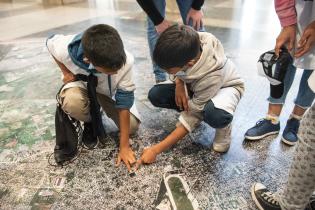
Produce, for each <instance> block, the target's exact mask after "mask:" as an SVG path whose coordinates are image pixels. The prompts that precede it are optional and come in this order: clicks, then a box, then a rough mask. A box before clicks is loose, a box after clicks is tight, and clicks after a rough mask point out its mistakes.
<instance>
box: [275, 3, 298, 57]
mask: <svg viewBox="0 0 315 210" xmlns="http://www.w3.org/2000/svg"><path fill="white" fill-rule="evenodd" d="M275 10H276V13H277V15H278V18H279V20H280V24H281V26H282V30H281V32H280V34H279V36H278V37H277V39H276V46H275V52H276V55H277V56H279V53H280V49H281V47H283V46H284V45H287V48H288V50H289V51H291V50H292V49H293V48H294V43H295V37H296V22H297V17H296V11H295V0H275Z"/></svg>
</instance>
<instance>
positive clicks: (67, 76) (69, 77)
mask: <svg viewBox="0 0 315 210" xmlns="http://www.w3.org/2000/svg"><path fill="white" fill-rule="evenodd" d="M52 57H53V59H54V60H55V62H56V63H57V65H58V66H59V68H60V70H61V72H62V74H63V79H62V81H63V83H65V84H66V83H69V82H73V81H74V80H75V76H74V74H73V73H72V72H71V71H70V70H69V69H68V68H67V67H66V66H65V65H64V64H63V63H61V62H60V61H58V60H57V59H56V58H55V57H54V56H52Z"/></svg>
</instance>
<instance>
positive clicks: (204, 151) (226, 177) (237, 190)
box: [0, 1, 300, 210]
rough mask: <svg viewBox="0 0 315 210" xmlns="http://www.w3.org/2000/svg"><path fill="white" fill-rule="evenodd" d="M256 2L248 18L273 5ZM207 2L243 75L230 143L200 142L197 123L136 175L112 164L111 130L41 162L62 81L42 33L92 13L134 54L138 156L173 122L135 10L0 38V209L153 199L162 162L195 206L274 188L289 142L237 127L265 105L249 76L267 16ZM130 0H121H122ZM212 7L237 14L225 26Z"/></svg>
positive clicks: (48, 148) (233, 204)
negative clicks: (247, 137) (64, 162)
mask: <svg viewBox="0 0 315 210" xmlns="http://www.w3.org/2000/svg"><path fill="white" fill-rule="evenodd" d="M255 2H256V3H257V5H255V6H256V7H255V11H256V12H257V19H254V20H253V21H254V23H256V24H257V23H260V22H262V19H261V17H262V16H263V14H265V15H266V10H267V9H270V8H272V6H270V5H268V6H267V5H266V6H265V7H260V6H262V5H259V3H258V1H255ZM268 2H269V3H270V4H271V3H272V1H268ZM212 3H213V4H210V3H207V10H206V11H209V17H208V18H209V20H210V22H209V24H208V25H206V30H207V31H209V32H212V33H213V34H214V35H216V36H217V37H218V38H219V39H220V40H221V41H222V43H223V45H224V47H225V49H226V52H227V55H228V56H229V57H230V58H231V59H232V60H233V61H234V62H235V63H236V65H237V66H238V68H239V70H240V72H241V74H242V75H243V77H244V79H245V81H246V93H245V95H244V98H243V99H242V101H241V102H240V105H239V107H238V110H237V112H236V114H235V119H234V122H233V132H232V136H233V142H232V145H231V149H230V150H229V152H228V153H226V154H223V155H220V154H218V153H215V152H213V151H211V150H210V149H209V148H208V147H210V146H211V143H212V137H213V135H214V131H213V129H211V128H210V127H208V126H207V125H206V124H202V125H201V126H200V127H199V128H198V129H197V130H196V131H194V132H193V133H192V134H191V135H189V136H187V137H186V138H185V139H183V140H182V141H181V142H180V143H179V144H178V145H176V146H175V147H173V148H172V149H170V150H169V151H167V152H166V153H164V154H162V155H160V156H159V157H158V161H157V162H156V163H155V164H152V165H149V166H144V167H142V168H141V169H140V170H139V171H137V172H136V176H134V177H130V176H129V174H128V173H127V170H126V168H125V167H120V168H115V166H114V158H115V157H116V155H117V144H116V142H117V133H113V134H111V136H112V141H109V142H108V144H107V145H105V147H104V148H98V149H96V150H93V151H87V150H82V151H81V153H80V155H79V158H78V159H77V160H76V161H74V162H73V163H72V164H70V165H68V166H66V167H64V168H56V167H54V166H50V165H49V164H48V157H49V155H50V154H51V153H52V150H53V146H54V138H55V131H54V111H55V104H56V101H55V93H56V92H57V90H58V88H59V87H60V85H61V81H60V74H59V70H58V68H57V66H56V65H55V64H54V63H53V62H52V60H51V58H50V56H49V54H48V52H47V50H46V48H45V45H44V43H45V37H47V36H48V35H49V34H52V33H56V32H57V33H71V32H73V33H76V32H78V31H81V30H83V29H85V28H86V27H88V26H89V25H92V24H95V23H101V22H102V23H108V24H112V25H115V26H116V27H117V29H118V30H119V31H120V33H121V35H122V38H123V40H124V43H125V46H126V48H127V49H128V50H129V51H130V52H131V53H133V54H134V56H135V66H134V72H135V82H136V84H137V91H136V98H137V106H138V109H139V110H140V113H141V115H142V118H143V122H142V124H141V127H140V130H139V133H138V135H137V136H135V137H134V138H133V144H132V147H133V148H134V150H135V151H136V153H137V155H138V156H139V155H140V152H141V151H142V149H143V148H144V147H146V146H149V145H151V144H153V143H155V142H158V141H159V140H161V139H162V138H163V137H165V136H166V135H167V134H168V133H169V132H170V131H171V130H172V129H173V128H174V127H175V123H176V118H177V116H178V114H177V113H176V112H174V111H169V110H162V109H157V108H154V107H153V106H152V105H151V104H150V103H149V101H148V100H147V92H148V90H149V89H150V87H151V86H152V84H154V79H153V75H152V73H151V64H150V59H149V52H148V47H147V44H146V37H145V20H144V18H143V16H138V15H137V14H136V15H135V14H133V13H130V14H128V15H126V16H121V17H111V18H108V17H92V18H89V19H88V20H83V21H82V20H80V21H78V22H76V23H75V24H69V25H64V26H58V27H55V28H51V29H49V30H44V31H38V32H36V33H32V34H28V35H25V36H24V35H23V36H22V37H19V38H17V39H13V40H8V41H2V42H0V209H49V208H51V209H106V210H107V209H117V210H118V209H119V210H122V209H126V210H127V209H128V210H129V209H154V208H155V205H154V201H155V199H156V197H157V194H158V192H159V188H160V183H161V179H162V176H163V173H164V172H165V171H166V170H170V169H173V170H175V169H176V170H179V171H180V172H181V173H182V174H183V175H182V176H183V177H184V179H185V180H186V181H187V183H188V185H189V186H192V189H191V192H192V194H193V195H194V197H195V198H196V200H197V201H198V204H199V207H200V209H209V210H210V209H214V210H223V209H225V210H234V209H235V210H236V209H239V210H244V209H255V207H254V204H253V202H252V200H251V198H250V192H249V189H250V187H251V184H252V183H253V182H255V181H260V182H263V183H265V184H266V185H267V186H268V187H270V188H271V189H274V190H275V189H277V188H278V187H280V188H281V186H282V184H283V183H284V182H285V181H286V176H287V171H288V167H289V165H290V162H291V157H292V152H293V151H294V147H287V146H285V145H283V144H282V143H280V137H276V136H272V137H269V138H266V139H263V140H261V141H258V142H247V141H244V137H243V136H244V133H245V131H246V130H247V129H248V128H249V127H251V126H252V125H253V124H254V123H255V122H256V121H257V120H258V119H259V118H261V117H263V116H264V113H265V112H266V109H267V102H266V100H265V99H266V97H267V96H268V89H267V87H268V86H267V81H265V80H264V79H263V78H260V77H259V76H257V73H256V61H257V59H258V56H259V55H260V54H261V53H262V52H264V51H265V50H268V49H271V48H272V47H273V45H274V38H275V36H276V33H277V32H275V31H274V30H271V31H262V29H263V28H264V27H266V26H267V25H268V24H266V23H264V24H262V28H257V27H256V28H254V29H253V30H252V31H248V30H245V29H246V27H245V28H242V27H244V24H246V23H245V22H244V21H242V18H243V17H247V15H250V14H251V13H252V11H251V10H253V9H251V10H250V9H248V7H246V5H244V7H240V6H237V5H233V4H232V3H233V1H223V2H221V1H213V2H212ZM128 4H130V2H128V1H125V2H124V1H121V5H123V6H121V8H127V7H128ZM74 6H76V5H74ZM79 6H82V5H78V7H79ZM247 6H248V5H247ZM82 7H83V8H84V5H83V6H82ZM213 8H217V9H218V10H220V11H221V12H222V14H221V18H222V19H224V18H231V17H226V16H225V15H224V14H230V11H231V10H232V9H233V11H234V15H236V16H237V14H241V12H243V13H242V14H244V15H243V16H242V17H240V18H237V21H240V25H237V27H231V28H229V27H221V26H220V27H218V26H217V25H216V26H213V25H211V18H217V19H218V18H219V17H218V16H219V15H220V14H219V12H218V11H216V12H214V13H213V14H212V13H210V11H214V9H213ZM36 10H38V8H37V7H36ZM19 12H21V11H19ZM0 14H1V10H0ZM205 14H207V13H205ZM232 16H233V15H232ZM269 16H270V15H269ZM269 16H268V17H269ZM1 17H2V16H1V15H0V18H1ZM127 17H132V18H127ZM237 17H238V16H237ZM274 18H275V17H274V15H271V17H270V18H269V19H267V20H266V21H267V22H268V21H269V22H268V23H269V24H270V23H272V22H274V21H275V19H274ZM257 40H259V41H257ZM299 78H300V72H299V73H298V74H297V78H296V80H297V81H295V83H294V85H293V90H292V91H291V93H290V94H289V96H288V99H287V100H288V104H287V105H286V106H285V108H284V110H283V114H282V116H281V123H282V125H285V121H286V119H287V116H288V115H289V113H290V109H291V108H292V101H293V98H294V95H295V94H296V89H297V82H298V80H299ZM105 123H110V122H108V120H105ZM200 143H203V144H204V146H202V145H200Z"/></svg>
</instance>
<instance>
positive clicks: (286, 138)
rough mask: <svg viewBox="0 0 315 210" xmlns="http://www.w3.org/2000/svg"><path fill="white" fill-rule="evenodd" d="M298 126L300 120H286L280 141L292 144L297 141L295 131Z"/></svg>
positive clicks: (296, 131)
mask: <svg viewBox="0 0 315 210" xmlns="http://www.w3.org/2000/svg"><path fill="white" fill-rule="evenodd" d="M299 127H300V120H298V119H295V118H291V119H289V120H288V121H287V125H286V126H285V129H284V131H283V134H282V138H281V140H282V142H283V143H285V144H288V145H290V146H293V145H294V144H295V143H296V142H297V141H298V136H297V133H298V131H299Z"/></svg>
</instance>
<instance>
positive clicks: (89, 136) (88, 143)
mask: <svg viewBox="0 0 315 210" xmlns="http://www.w3.org/2000/svg"><path fill="white" fill-rule="evenodd" d="M82 143H83V145H84V146H85V147H87V149H94V148H96V146H97V144H98V141H97V138H94V137H93V127H92V123H84V130H83V136H82Z"/></svg>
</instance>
